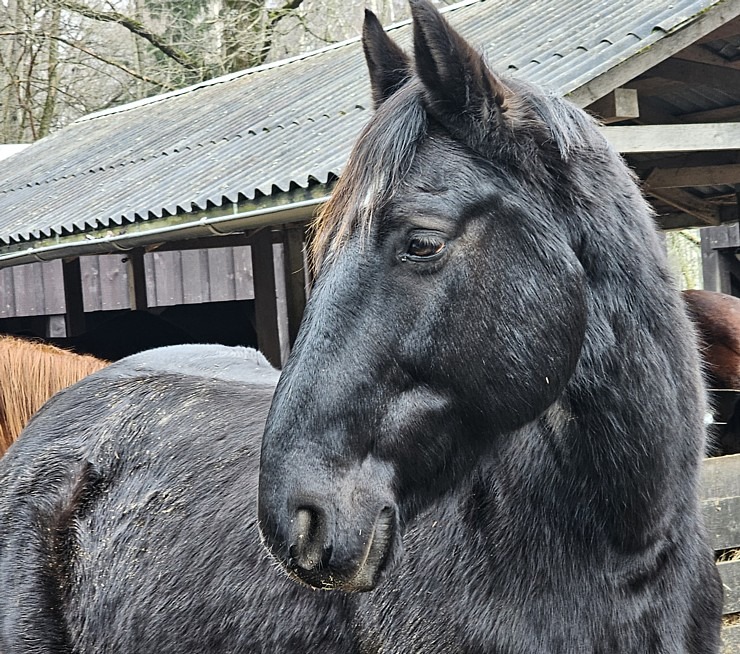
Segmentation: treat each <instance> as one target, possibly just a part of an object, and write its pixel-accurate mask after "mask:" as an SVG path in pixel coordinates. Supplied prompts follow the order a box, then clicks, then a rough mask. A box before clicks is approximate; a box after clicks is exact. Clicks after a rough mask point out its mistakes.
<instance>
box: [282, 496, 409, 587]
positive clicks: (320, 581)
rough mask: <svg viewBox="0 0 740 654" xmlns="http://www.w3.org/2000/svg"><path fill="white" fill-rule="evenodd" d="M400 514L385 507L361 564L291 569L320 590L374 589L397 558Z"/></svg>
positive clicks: (295, 567)
mask: <svg viewBox="0 0 740 654" xmlns="http://www.w3.org/2000/svg"><path fill="white" fill-rule="evenodd" d="M395 529H396V517H395V513H394V511H393V509H389V508H385V509H383V510H382V511H381V512H380V514H379V515H378V517H377V519H376V520H375V525H374V528H373V533H372V535H371V536H370V539H369V540H368V542H367V543H366V545H365V548H364V550H363V553H362V557H361V558H360V562H359V564H358V565H357V566H356V567H355V568H354V569H353V570H350V571H349V572H339V571H338V570H334V569H332V567H331V565H329V566H328V567H326V568H318V569H316V570H306V569H304V568H301V567H299V566H295V565H289V566H288V572H289V574H290V576H291V577H293V578H294V579H296V580H298V581H300V582H302V583H304V584H306V585H308V586H310V587H311V588H315V589H319V590H341V591H343V592H346V593H361V592H368V591H371V590H374V589H375V588H376V587H377V585H378V582H379V581H380V578H381V577H382V574H383V572H384V571H385V570H386V569H387V568H388V564H389V563H390V561H391V560H392V559H393V558H394V557H393V552H394V550H395V549H396V543H397V538H396V537H395Z"/></svg>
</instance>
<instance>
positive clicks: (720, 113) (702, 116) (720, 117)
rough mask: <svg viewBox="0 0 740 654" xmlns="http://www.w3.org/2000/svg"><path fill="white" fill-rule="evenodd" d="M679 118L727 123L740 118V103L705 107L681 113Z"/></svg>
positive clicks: (685, 120) (681, 119) (696, 121)
mask: <svg viewBox="0 0 740 654" xmlns="http://www.w3.org/2000/svg"><path fill="white" fill-rule="evenodd" d="M678 119H679V120H680V121H681V122H684V123H725V122H736V121H738V120H740V104H733V105H729V106H727V107H719V108H717V109H705V110H704V111H694V112H692V113H689V114H681V115H680V116H679V117H678Z"/></svg>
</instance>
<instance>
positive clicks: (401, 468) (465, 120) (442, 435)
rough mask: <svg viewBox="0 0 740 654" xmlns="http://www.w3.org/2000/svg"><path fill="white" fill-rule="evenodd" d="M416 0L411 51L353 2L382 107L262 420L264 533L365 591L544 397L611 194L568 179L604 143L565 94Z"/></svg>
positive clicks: (352, 170) (583, 304) (322, 579)
mask: <svg viewBox="0 0 740 654" xmlns="http://www.w3.org/2000/svg"><path fill="white" fill-rule="evenodd" d="M411 8H412V15H413V32H414V45H413V49H414V54H413V63H412V62H411V61H410V58H408V57H407V56H406V55H405V54H404V52H403V51H402V50H401V49H400V48H399V47H398V46H397V45H396V44H395V43H394V42H393V41H392V40H391V39H390V38H389V37H388V36H387V35H386V33H385V32H384V31H383V29H382V28H381V26H380V24H379V23H378V20H377V18H376V17H375V16H374V15H373V14H372V13H370V12H368V13H367V14H366V21H365V27H364V32H363V46H364V52H365V57H366V61H367V64H368V69H369V74H370V82H371V88H372V95H373V99H374V102H375V105H376V110H375V113H374V115H373V117H372V118H371V119H370V121H369V122H368V124H367V125H366V127H365V128H364V130H363V131H362V133H361V135H360V137H359V139H358V141H357V143H356V144H355V146H354V149H353V151H352V153H351V156H350V159H349V162H348V164H347V167H346V169H345V171H344V174H343V175H342V178H341V180H340V181H339V183H338V185H337V187H336V189H335V191H334V193H333V197H332V199H331V201H330V202H329V203H328V205H327V206H326V207H325V209H324V211H323V213H322V215H321V216H320V217H319V219H318V221H317V223H316V225H315V234H314V250H313V258H314V261H315V264H316V268H317V269H318V271H319V272H318V278H317V283H316V286H315V288H314V291H313V293H312V295H311V298H310V301H309V303H308V306H307V308H306V313H305V316H304V322H303V324H302V326H301V329H300V333H299V336H298V339H297V342H296V344H295V348H294V350H293V352H292V354H291V356H290V358H289V361H288V362H287V364H286V366H285V369H284V372H283V374H282V376H281V379H280V382H279V385H278V388H277V391H276V394H275V397H274V400H273V403H272V407H271V410H270V414H269V418H268V421H267V426H266V430H265V434H264V441H263V450H262V460H261V471H260V492H259V520H260V528H261V533H262V536H263V539H264V542H265V544H266V546H267V547H268V548H269V550H270V551H271V552H272V554H273V555H274V556H275V557H276V558H277V560H278V561H279V562H280V563H281V564H282V566H283V567H284V568H285V569H286V570H287V571H288V572H289V573H290V574H292V575H293V576H294V577H296V578H298V579H300V580H302V581H303V582H305V583H307V584H309V585H311V586H314V587H317V588H327V589H332V588H336V589H343V590H349V591H353V590H369V589H372V588H373V587H374V586H375V585H376V584H377V582H378V578H379V576H380V574H381V572H382V571H383V570H384V569H388V568H390V567H392V563H393V561H394V559H396V558H397V557H398V554H399V552H400V551H401V545H402V540H403V533H404V529H405V527H406V526H407V525H408V524H409V522H410V521H411V520H413V519H414V517H415V516H417V515H418V513H419V512H420V511H421V510H423V509H424V508H425V507H427V506H429V505H430V504H431V503H432V502H434V501H435V500H437V499H438V498H440V497H442V496H444V495H445V494H446V493H448V492H449V491H450V489H452V488H454V487H455V485H456V484H458V483H459V482H460V480H461V479H463V478H465V477H466V476H469V475H470V474H471V472H472V471H473V470H474V468H475V466H476V465H477V462H478V461H479V460H480V458H481V457H483V456H486V455H488V454H489V453H490V452H492V451H495V450H496V448H497V444H500V443H501V442H502V439H506V438H507V437H508V435H509V434H511V433H513V432H515V431H516V430H517V429H519V428H521V427H523V426H524V425H527V424H528V423H531V422H532V421H534V420H536V419H538V418H539V417H541V416H542V415H543V414H545V413H546V412H547V411H548V409H550V408H551V407H553V406H555V405H556V404H557V401H558V399H559V398H560V397H561V395H562V394H563V392H564V389H565V388H566V387H567V385H568V384H569V382H570V380H571V379H572V378H573V376H574V373H575V371H576V368H577V366H578V365H579V359H580V357H581V351H582V347H583V343H584V337H585V332H586V323H587V315H588V293H589V291H588V287H587V284H586V282H585V275H584V269H583V266H582V264H581V261H580V260H579V256H578V251H579V248H580V247H581V242H582V239H583V237H582V229H581V226H580V225H579V223H578V221H577V220H576V219H575V218H574V216H576V214H577V213H578V211H580V210H582V206H583V205H584V204H587V203H588V202H594V203H604V202H608V200H605V199H604V198H601V197H599V198H584V195H583V193H580V194H579V192H578V190H577V188H576V187H577V185H578V184H579V183H581V182H582V181H584V180H587V178H588V177H589V176H588V175H586V174H584V170H585V169H586V167H585V165H584V161H586V163H587V164H588V168H589V169H593V170H598V169H599V167H600V165H601V163H602V162H607V163H606V164H604V165H605V167H608V165H610V164H609V162H612V161H616V160H617V159H618V157H616V155H615V154H614V153H613V152H612V151H611V150H610V149H609V147H608V146H607V144H606V142H605V141H604V140H603V139H602V137H601V136H600V134H599V133H598V130H597V129H596V127H595V125H594V124H593V123H592V122H591V120H590V119H589V118H588V117H587V116H586V115H585V114H584V113H583V112H581V111H580V110H579V109H576V108H575V107H572V106H571V105H569V104H568V103H566V102H564V101H563V100H561V99H559V98H556V97H553V96H548V95H545V94H543V93H541V92H539V91H536V90H534V89H532V88H530V87H529V86H528V85H526V84H524V83H522V82H515V81H513V80H504V79H503V78H501V77H499V76H498V75H496V74H495V73H494V72H492V71H491V70H490V69H489V68H488V66H487V65H486V63H485V62H484V60H483V58H482V56H481V55H480V54H479V53H478V52H476V51H475V50H474V49H473V48H472V47H471V46H470V45H469V44H468V43H467V42H466V41H465V40H464V39H463V38H462V37H461V36H460V35H459V34H458V33H457V32H456V31H455V30H454V29H453V28H452V27H451V26H450V25H449V24H448V23H447V22H446V20H445V19H444V18H443V17H442V16H441V15H440V14H439V12H438V11H437V10H436V9H435V8H434V7H433V6H432V5H431V3H430V2H428V1H427V0H412V1H411ZM618 165H620V166H621V164H618ZM620 170H622V169H621V168H620ZM594 174H595V175H598V174H599V173H598V172H597V173H594ZM588 181H590V180H588ZM630 184H631V181H630ZM632 186H634V185H632ZM574 189H575V190H574ZM626 193H627V194H630V193H631V194H632V195H633V196H634V197H635V198H637V197H638V194H637V191H636V190H635V189H633V188H632V187H630V188H629V189H628V191H626ZM635 201H637V202H641V200H635ZM576 205H578V207H576ZM543 234H546V235H547V238H546V239H542V238H540V236H541V235H543Z"/></svg>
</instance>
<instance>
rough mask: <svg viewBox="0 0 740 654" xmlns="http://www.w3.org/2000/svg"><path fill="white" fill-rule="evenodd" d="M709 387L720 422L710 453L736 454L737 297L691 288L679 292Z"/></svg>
mask: <svg viewBox="0 0 740 654" xmlns="http://www.w3.org/2000/svg"><path fill="white" fill-rule="evenodd" d="M683 299H684V301H685V302H686V307H687V308H688V311H689V315H690V316H691V318H692V319H693V321H694V323H695V324H696V327H697V330H698V332H699V345H700V348H701V354H702V360H703V362H704V369H705V373H706V376H707V381H708V383H709V385H710V388H711V389H713V392H712V399H713V406H712V408H713V410H714V416H715V420H716V421H717V422H719V423H720V426H719V427H718V428H717V432H716V444H714V445H713V447H711V448H710V451H711V453H712V454H737V453H738V452H740V411H738V393H740V298H736V297H733V296H732V295H726V294H725V293H715V292H714V291H704V290H698V289H693V290H689V291H683Z"/></svg>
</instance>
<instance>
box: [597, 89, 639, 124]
mask: <svg viewBox="0 0 740 654" xmlns="http://www.w3.org/2000/svg"><path fill="white" fill-rule="evenodd" d="M587 109H588V111H590V112H591V113H592V114H594V115H595V116H597V117H598V118H599V120H601V122H603V123H605V124H607V125H608V124H609V123H617V122H620V121H622V120H631V119H633V118H638V117H639V116H640V108H639V106H638V103H637V91H636V90H635V89H624V88H619V89H614V90H613V91H612V92H611V93H608V94H607V95H605V96H604V97H603V98H599V99H598V100H597V101H596V102H594V103H593V104H591V105H590V106H589V107H587Z"/></svg>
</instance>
